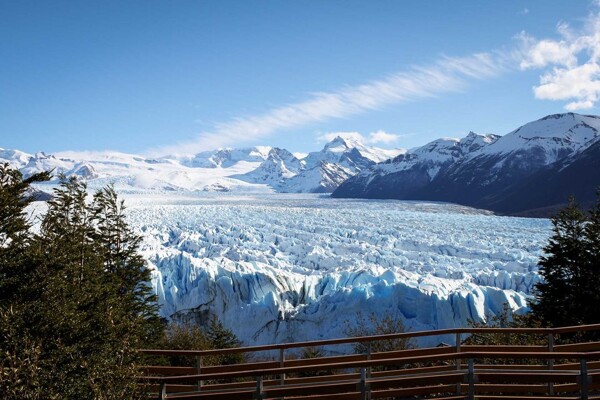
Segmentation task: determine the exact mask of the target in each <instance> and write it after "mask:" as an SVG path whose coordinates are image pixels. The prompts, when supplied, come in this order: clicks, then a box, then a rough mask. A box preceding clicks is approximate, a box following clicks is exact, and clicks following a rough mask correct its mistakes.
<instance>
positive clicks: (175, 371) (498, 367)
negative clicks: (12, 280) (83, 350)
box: [142, 324, 600, 400]
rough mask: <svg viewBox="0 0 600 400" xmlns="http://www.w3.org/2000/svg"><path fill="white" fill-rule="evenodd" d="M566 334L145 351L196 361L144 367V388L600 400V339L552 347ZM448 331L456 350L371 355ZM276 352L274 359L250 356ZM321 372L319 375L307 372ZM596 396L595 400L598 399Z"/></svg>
mask: <svg viewBox="0 0 600 400" xmlns="http://www.w3.org/2000/svg"><path fill="white" fill-rule="evenodd" d="M586 331H600V324H598V325H585V326H575V327H564V328H459V329H445V330H438V331H423V332H408V333H398V334H392V335H380V336H367V337H359V338H343V339H330V340H321V341H312V342H300V343H283V344H276V345H267V346H252V347H243V348H235V349H222V350H203V351H194V350H143V352H144V353H145V354H147V355H154V356H186V357H193V358H195V362H196V363H195V366H192V367H174V366H158V365H157V366H147V367H145V370H146V373H147V376H145V377H144V378H143V380H142V381H143V382H144V383H145V384H148V385H150V388H151V390H152V391H153V392H154V393H156V394H155V395H153V396H154V397H155V398H159V399H163V400H164V399H215V400H216V399H282V398H294V399H309V398H310V399H320V400H326V399H332V400H333V399H361V400H366V399H375V398H411V399H415V398H422V399H428V398H436V399H532V400H533V399H544V398H554V399H588V398H599V399H600V342H584V343H569V344H555V343H556V340H555V339H557V338H559V337H560V335H564V334H573V333H580V332H586ZM474 334H478V335H486V334H521V335H544V336H545V337H546V343H545V344H544V345H537V346H512V345H497V346H485V345H466V344H464V343H463V341H462V339H463V338H466V337H467V335H474ZM440 335H452V336H453V337H454V338H455V343H454V345H453V346H444V347H432V348H418V349H408V350H397V351H389V352H371V348H372V347H371V346H370V344H371V343H373V342H375V341H382V340H393V339H399V338H404V339H406V338H415V337H425V336H440ZM356 343H362V344H364V345H365V346H364V347H365V348H366V353H365V354H350V355H341V356H329V357H320V358H310V359H290V358H289V357H288V358H286V352H288V356H289V353H291V351H292V349H299V348H305V347H318V346H329V347H331V346H335V345H348V344H356ZM264 352H270V353H273V352H275V353H278V357H277V359H275V360H273V359H265V360H262V361H256V360H257V359H259V357H257V354H261V353H262V354H264ZM232 353H245V354H250V355H253V356H252V357H249V358H251V359H254V360H255V361H253V362H246V363H243V364H235V365H226V366H204V365H203V360H205V359H206V357H209V356H216V355H224V354H232ZM317 371H319V372H320V374H319V376H305V377H302V376H301V375H303V374H304V375H310V374H314V373H316V372H317ZM419 396H420V397H419ZM596 396H597V397H596Z"/></svg>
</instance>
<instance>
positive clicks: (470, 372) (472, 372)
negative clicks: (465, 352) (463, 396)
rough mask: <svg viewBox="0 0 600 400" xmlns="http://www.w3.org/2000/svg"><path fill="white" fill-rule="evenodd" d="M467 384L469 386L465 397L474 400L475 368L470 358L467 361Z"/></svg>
mask: <svg viewBox="0 0 600 400" xmlns="http://www.w3.org/2000/svg"><path fill="white" fill-rule="evenodd" d="M467 382H468V384H469V392H468V395H467V399H469V400H474V399H475V366H474V364H473V359H472V358H469V361H468V373H467Z"/></svg>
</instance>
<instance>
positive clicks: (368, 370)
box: [367, 341, 372, 378]
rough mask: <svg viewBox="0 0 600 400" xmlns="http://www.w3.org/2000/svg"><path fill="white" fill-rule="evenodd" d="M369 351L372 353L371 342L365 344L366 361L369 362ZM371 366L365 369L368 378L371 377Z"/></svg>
mask: <svg viewBox="0 0 600 400" xmlns="http://www.w3.org/2000/svg"><path fill="white" fill-rule="evenodd" d="M371 351H372V345H371V342H370V341H369V342H367V361H371ZM371 369H372V368H371V366H368V367H367V377H368V378H370V377H371Z"/></svg>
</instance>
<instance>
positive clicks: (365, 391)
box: [358, 367, 371, 400]
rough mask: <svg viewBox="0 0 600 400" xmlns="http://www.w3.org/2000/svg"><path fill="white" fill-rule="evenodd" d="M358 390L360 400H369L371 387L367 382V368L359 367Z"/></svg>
mask: <svg viewBox="0 0 600 400" xmlns="http://www.w3.org/2000/svg"><path fill="white" fill-rule="evenodd" d="M358 386H359V391H360V400H371V387H370V385H369V384H368V383H367V369H366V368H364V367H363V368H361V369H360V383H359V384H358Z"/></svg>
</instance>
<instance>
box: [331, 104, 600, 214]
mask: <svg viewBox="0 0 600 400" xmlns="http://www.w3.org/2000/svg"><path fill="white" fill-rule="evenodd" d="M599 130H600V117H598V116H593V115H579V114H574V113H567V114H556V115H550V116H547V117H545V118H542V119H540V120H537V121H533V122H530V123H528V124H526V125H524V126H522V127H520V128H518V129H516V130H514V131H512V132H510V133H509V134H507V135H505V136H502V137H498V136H495V135H486V136H480V135H474V134H469V135H468V136H467V137H466V138H464V139H462V140H460V141H458V142H457V141H454V143H455V145H454V146H448V145H447V143H448V141H447V140H442V142H440V143H438V142H439V141H434V142H432V143H429V144H427V145H425V146H423V147H421V148H419V149H417V150H414V151H412V152H410V153H408V154H406V155H403V156H399V157H396V158H395V159H393V160H391V161H388V162H384V163H380V164H377V165H375V166H373V167H371V168H369V169H368V170H367V171H364V172H362V173H361V174H358V175H357V176H355V177H352V178H350V179H348V181H346V182H344V183H343V184H342V185H341V186H340V187H339V188H338V189H337V190H336V191H335V192H334V193H333V196H334V197H366V198H396V199H412V200H438V201H450V202H455V203H460V204H465V205H470V206H475V207H480V208H487V209H491V210H494V211H498V212H503V213H515V212H524V211H526V210H529V209H530V208H527V207H528V206H525V204H527V203H528V202H527V201H523V200H524V199H526V198H528V196H530V195H534V196H536V194H535V193H532V191H531V188H532V187H533V186H531V185H535V186H536V190H535V192H536V193H540V192H544V193H546V194H547V195H548V194H550V193H552V195H551V196H546V200H542V199H540V200H538V201H536V202H533V203H531V204H534V203H535V207H536V208H544V207H548V206H554V205H557V204H561V203H564V202H565V200H566V198H567V197H568V195H569V194H570V193H566V192H565V191H564V190H563V189H564V188H563V187H561V186H559V185H558V182H557V181H553V180H552V179H545V180H536V179H533V178H534V177H535V176H536V174H538V173H542V172H543V173H544V174H545V175H548V174H552V171H554V173H558V172H559V171H562V170H563V169H564V168H565V167H566V166H567V165H569V164H572V163H574V162H576V161H577V160H578V158H579V157H580V156H582V155H583V154H584V153H585V152H586V150H587V149H589V148H591V146H592V145H593V144H595V143H597V142H598V141H599V140H600V134H599ZM459 143H462V145H460V144H459ZM565 163H566V164H567V165H563V164H565ZM559 166H560V167H559ZM581 173H583V174H584V175H585V176H586V177H587V179H586V180H587V181H589V183H582V184H583V185H586V186H589V185H591V184H592V181H594V180H595V179H594V177H595V176H596V175H597V171H594V170H587V171H582V172H581ZM525 181H527V182H528V185H529V186H523V182H525ZM542 183H543V185H545V186H543V187H542V186H541V185H542ZM538 186H539V187H538ZM517 187H520V188H521V190H515V188H517ZM585 192H589V190H586V191H585ZM581 200H582V201H588V200H590V199H589V198H587V197H586V198H583V199H581Z"/></svg>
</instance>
